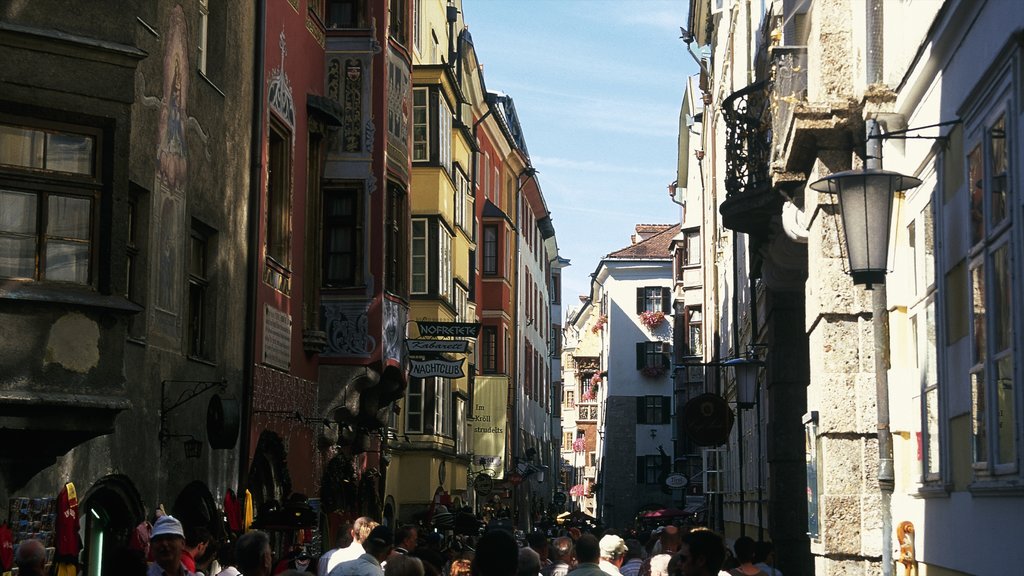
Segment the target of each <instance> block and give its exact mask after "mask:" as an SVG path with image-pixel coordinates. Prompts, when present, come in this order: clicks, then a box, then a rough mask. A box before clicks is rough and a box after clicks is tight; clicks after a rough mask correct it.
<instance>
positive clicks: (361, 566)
mask: <svg viewBox="0 0 1024 576" xmlns="http://www.w3.org/2000/svg"><path fill="white" fill-rule="evenodd" d="M394 543H395V536H394V534H392V533H391V529H390V528H388V527H387V526H377V527H376V528H374V529H373V531H372V532H370V534H369V536H367V537H366V539H365V540H363V549H364V550H366V552H364V553H363V554H362V555H361V556H360V557H358V558H356V559H355V560H349V561H348V562H342V563H341V564H338V565H337V566H335V567H334V569H332V570H331V571H330V572H328V573H327V574H328V576H384V569H383V568H382V567H381V565H380V563H381V562H383V561H384V560H385V559H386V558H387V557H388V554H390V553H391V547H392V546H393V545H394Z"/></svg>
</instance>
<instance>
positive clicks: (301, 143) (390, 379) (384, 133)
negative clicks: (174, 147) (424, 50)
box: [246, 0, 411, 526]
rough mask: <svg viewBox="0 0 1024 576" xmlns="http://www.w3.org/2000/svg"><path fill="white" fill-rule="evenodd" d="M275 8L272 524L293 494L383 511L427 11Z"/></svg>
mask: <svg viewBox="0 0 1024 576" xmlns="http://www.w3.org/2000/svg"><path fill="white" fill-rule="evenodd" d="M264 9H265V14H264V15H263V22H264V26H263V28H264V33H263V35H262V39H263V45H262V47H261V48H258V52H257V53H258V54H259V55H261V57H262V66H261V69H262V71H263V75H264V82H263V83H262V89H263V91H264V93H263V95H262V98H260V99H259V100H258V102H260V103H261V105H260V110H259V111H258V114H259V118H260V124H259V126H257V127H256V128H255V129H256V130H257V134H258V136H259V141H260V145H259V147H258V150H259V151H260V152H259V156H258V158H259V161H260V166H259V174H258V177H259V179H260V185H259V187H258V190H259V193H258V194H257V196H258V198H256V199H254V201H256V202H258V210H256V211H255V212H256V213H257V214H258V216H257V217H256V220H255V221H254V222H253V226H254V228H255V232H254V234H255V235H256V237H255V238H254V240H255V245H254V247H253V251H254V252H255V254H254V255H253V262H252V266H253V275H252V278H251V281H252V284H253V285H252V287H251V289H252V291H253V293H254V295H255V298H254V301H253V305H254V309H253V310H252V311H251V316H252V321H253V322H254V326H253V328H254V332H253V333H254V341H253V343H252V355H253V358H252V363H251V366H252V368H251V370H252V379H251V381H252V394H251V397H250V398H249V402H248V422H249V425H248V427H247V429H248V434H247V441H248V446H247V447H246V449H247V452H246V453H247V454H248V455H249V462H248V463H247V465H246V485H247V486H248V488H249V490H250V491H251V492H252V494H253V501H254V505H255V508H256V509H257V518H256V520H257V524H262V525H265V526H268V525H269V526H273V525H275V524H276V523H277V517H275V515H274V514H273V513H272V512H271V508H272V504H270V503H271V501H277V502H280V503H284V502H286V501H287V500H289V499H291V500H293V501H296V502H297V501H298V500H300V499H299V498H298V497H293V496H292V494H293V493H298V494H301V495H304V496H306V497H308V498H310V499H312V502H311V504H313V508H314V509H315V508H317V507H318V506H317V504H319V508H320V510H321V511H323V512H324V513H328V514H329V513H336V514H334V517H336V518H340V517H343V516H347V517H355V516H359V515H362V514H367V515H371V516H375V517H376V516H379V515H380V513H381V507H382V506H381V502H380V494H381V493H382V488H383V481H384V476H385V474H386V468H385V466H386V465H385V464H384V463H383V460H382V459H381V458H380V453H381V444H382V443H383V442H386V440H385V436H386V435H385V434H384V432H383V431H384V430H386V425H387V423H388V420H389V417H390V415H391V414H392V403H393V401H394V400H395V399H397V398H399V397H401V395H402V393H403V391H404V389H405V386H406V377H405V376H406V369H405V365H406V362H405V352H404V347H403V343H404V335H405V325H406V321H407V316H408V303H407V301H408V287H407V282H408V280H407V278H408V269H407V268H408V264H407V262H408V253H407V251H408V229H409V200H408V189H409V173H410V162H409V125H408V122H409V110H410V105H411V90H410V88H411V82H410V78H411V59H410V56H409V49H408V42H409V40H410V21H411V12H410V10H411V8H410V6H409V4H408V2H407V1H406V0H390V1H388V0H376V1H372V2H356V1H352V0H268V1H267V2H266V5H265V8H264ZM258 66H259V64H258ZM261 508H262V510H261ZM261 513H263V514H264V517H263V519H262V521H261Z"/></svg>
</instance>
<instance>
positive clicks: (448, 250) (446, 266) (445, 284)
mask: <svg viewBox="0 0 1024 576" xmlns="http://www.w3.org/2000/svg"><path fill="white" fill-rule="evenodd" d="M437 295H438V297H439V298H442V299H444V300H447V301H448V302H449V303H451V302H453V298H452V235H451V234H450V233H449V232H448V229H447V228H446V227H445V226H444V224H441V222H440V221H439V222H438V223H437Z"/></svg>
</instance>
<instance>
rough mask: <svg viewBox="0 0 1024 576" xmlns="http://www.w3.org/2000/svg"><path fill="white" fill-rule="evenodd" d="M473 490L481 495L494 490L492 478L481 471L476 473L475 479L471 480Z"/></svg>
mask: <svg viewBox="0 0 1024 576" xmlns="http://www.w3.org/2000/svg"><path fill="white" fill-rule="evenodd" d="M473 490H476V493H477V494H479V495H481V496H487V495H489V494H490V493H491V491H492V490H494V480H492V479H491V477H490V476H488V475H487V474H484V473H483V472H481V473H479V474H477V475H476V479H475V480H473Z"/></svg>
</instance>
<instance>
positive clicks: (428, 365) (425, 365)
mask: <svg viewBox="0 0 1024 576" xmlns="http://www.w3.org/2000/svg"><path fill="white" fill-rule="evenodd" d="M465 361H466V359H465V358H460V359H458V360H444V359H441V358H438V359H435V360H410V361H409V376H412V377H413V378H431V377H433V376H440V377H442V378H463V377H465V376H466V375H465V373H463V372H462V363H463V362H465Z"/></svg>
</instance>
